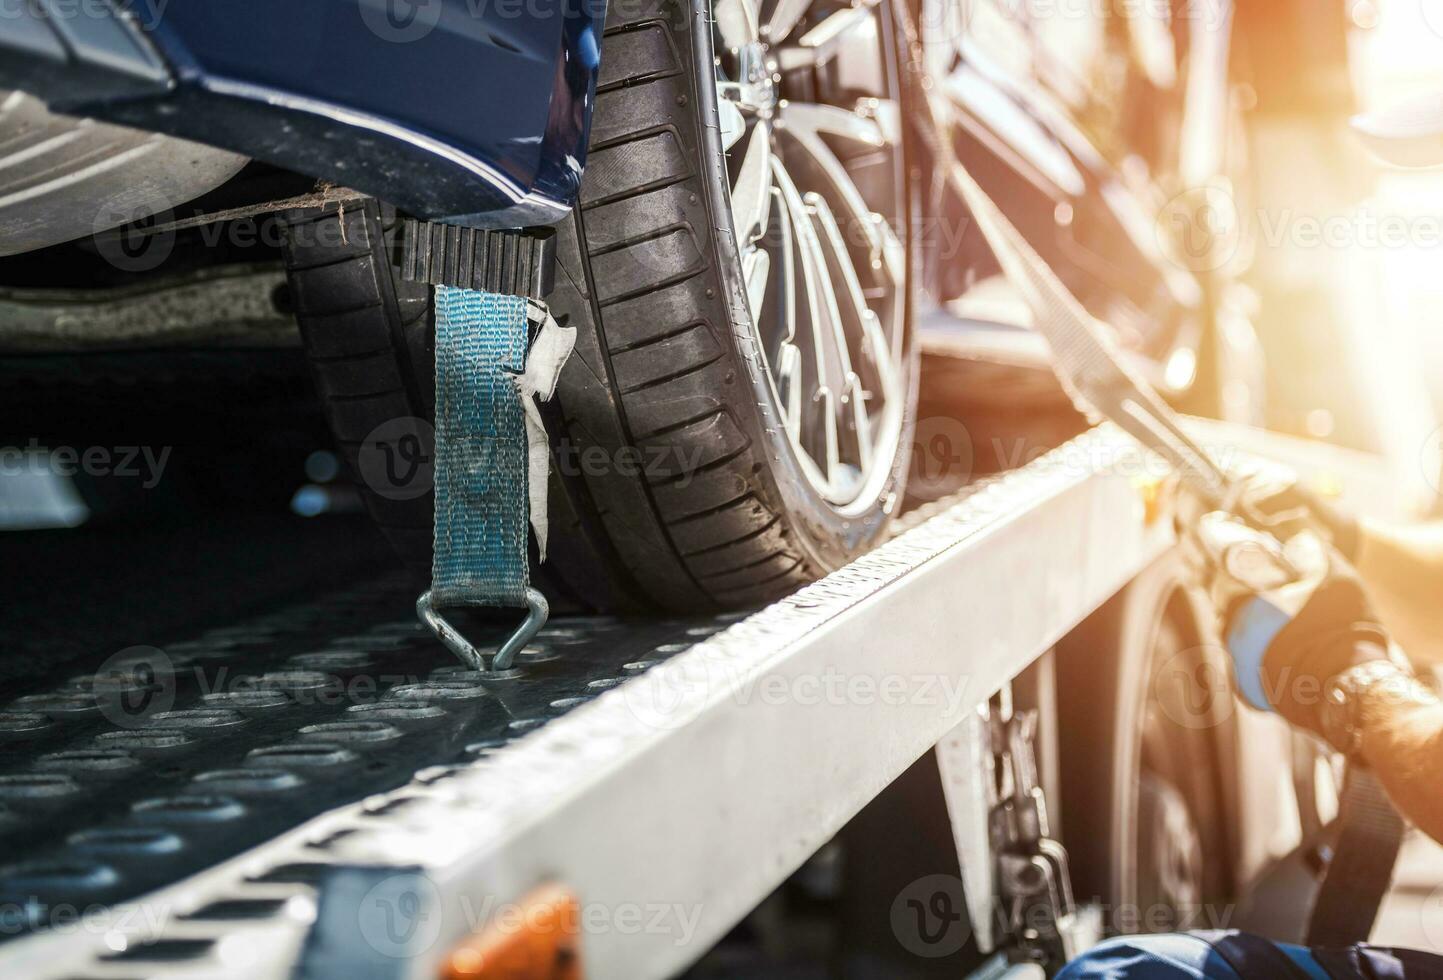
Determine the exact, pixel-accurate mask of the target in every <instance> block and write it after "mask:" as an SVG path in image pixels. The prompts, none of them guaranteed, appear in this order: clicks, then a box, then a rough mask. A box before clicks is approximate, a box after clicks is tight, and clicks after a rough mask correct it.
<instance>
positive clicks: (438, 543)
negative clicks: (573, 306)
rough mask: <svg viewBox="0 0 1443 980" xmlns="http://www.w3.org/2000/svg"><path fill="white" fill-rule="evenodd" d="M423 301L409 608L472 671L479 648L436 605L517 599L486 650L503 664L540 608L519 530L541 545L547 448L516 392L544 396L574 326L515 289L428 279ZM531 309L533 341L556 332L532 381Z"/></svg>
mask: <svg viewBox="0 0 1443 980" xmlns="http://www.w3.org/2000/svg"><path fill="white" fill-rule="evenodd" d="M435 309H436V465H435V474H436V477H435V480H436V518H435V521H436V524H435V547H434V557H433V559H432V566H431V589H430V591H429V592H427V593H426V594H425V595H423V596H422V597H421V599H420V601H419V602H418V603H417V609H418V611H419V612H420V614H421V618H422V619H423V620H424V621H425V622H426V624H427V625H428V626H430V627H431V628H432V629H433V630H434V631H435V632H436V634H437V636H439V637H440V638H441V640H442V642H443V643H445V644H446V646H447V647H449V648H450V649H451V650H452V651H453V652H454V653H456V654H457V656H459V657H460V658H461V659H462V660H463V661H465V662H466V663H467V664H468V665H470V666H472V667H473V668H475V669H478V670H480V669H486V665H485V661H484V658H483V655H482V654H481V652H480V651H478V650H477V649H476V647H475V646H473V645H472V644H471V643H470V642H469V641H467V640H466V639H465V637H463V636H461V634H460V633H459V632H457V631H456V630H455V628H454V627H452V626H451V624H450V623H448V622H447V621H446V620H445V619H444V618H443V617H441V616H440V615H439V613H438V612H437V610H439V609H442V608H446V607H455V606H472V607H474V606H492V607H507V606H511V607H521V608H526V609H527V610H528V615H527V618H526V621H525V623H524V624H523V626H522V627H521V629H520V630H518V631H517V633H516V634H515V635H513V636H512V637H511V638H510V639H509V640H508V641H507V642H506V643H505V644H503V645H502V646H501V647H500V649H498V651H497V652H496V654H495V655H494V657H493V658H492V660H491V665H490V666H491V669H494V670H504V669H506V668H507V667H509V666H510V664H511V660H512V659H513V658H514V656H515V654H516V652H517V651H518V650H519V649H520V648H521V647H522V646H524V645H525V643H526V642H527V641H528V640H529V639H530V638H531V637H532V636H533V635H535V633H536V631H537V630H538V629H540V628H541V624H542V623H544V622H545V619H546V602H545V600H544V599H543V598H542V597H541V595H540V593H538V592H536V591H535V590H534V589H531V588H530V587H529V584H528V582H529V564H528V560H527V540H528V538H527V535H528V527H529V525H531V524H532V523H536V526H537V530H538V534H539V535H541V536H542V543H543V546H544V532H545V513H544V512H545V495H544V491H545V479H546V469H545V462H544V461H545V459H546V457H547V454H548V452H549V450H548V449H547V447H546V445H545V441H544V439H545V436H544V431H543V430H541V428H540V416H539V414H537V413H536V410H535V408H534V406H533V405H530V404H528V403H529V401H530V398H531V397H532V395H533V394H537V395H539V396H540V397H542V398H546V397H549V395H550V393H551V390H552V389H553V388H554V387H555V374H556V372H558V371H559V370H560V362H561V361H564V360H565V356H566V354H567V353H569V352H570V338H571V337H574V332H573V331H562V330H560V328H558V327H557V326H556V324H555V321H553V320H551V318H550V317H549V316H548V315H546V314H545V313H544V310H542V312H541V313H540V315H539V316H538V315H537V313H536V311H537V310H541V309H542V308H540V307H538V306H537V305H535V304H531V303H529V302H528V301H527V300H526V299H525V298H523V297H520V296H503V295H499V294H496V293H482V292H477V291H475V290H471V289H458V288H455V287H451V286H438V287H437V288H436V301H435ZM531 319H537V320H539V321H540V322H541V328H542V329H541V336H539V337H538V346H540V347H543V348H545V349H546V350H548V351H552V352H554V351H555V350H556V349H557V347H558V344H557V343H556V336H557V335H558V334H564V335H565V336H564V343H562V344H561V345H560V346H561V347H563V348H564V350H562V352H561V353H560V355H559V357H556V356H552V357H549V358H547V357H543V358H541V360H542V361H543V362H544V363H542V364H539V365H538V366H537V370H540V371H542V372H543V373H544V374H546V375H547V376H546V377H545V378H543V379H542V380H541V381H540V383H539V384H538V383H537V381H536V378H535V374H536V370H528V364H527V359H528V358H527V351H528V346H529V321H530V320H531ZM543 337H545V338H546V339H547V341H548V342H547V343H545V344H542V343H541V340H542V338H543ZM538 441H539V442H540V445H539V447H538V446H537V443H538ZM531 450H539V452H533V451H531ZM537 458H539V459H540V460H541V461H542V464H541V466H540V468H539V470H538V468H537V467H536V466H535V465H534V463H535V461H536V459H537ZM528 474H530V476H528ZM533 482H535V483H537V484H539V485H537V486H532V485H531V484H532V483H533ZM532 507H537V509H538V510H539V511H540V513H539V514H532V513H531V509H532ZM533 518H539V520H538V521H533Z"/></svg>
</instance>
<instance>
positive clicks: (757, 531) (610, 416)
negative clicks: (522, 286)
mask: <svg viewBox="0 0 1443 980" xmlns="http://www.w3.org/2000/svg"><path fill="white" fill-rule="evenodd" d="M793 9H795V8H793ZM747 10H749V8H742V7H741V6H740V3H739V0H719V3H718V9H717V11H716V12H715V13H714V12H713V11H712V10H711V9H710V6H709V5H708V4H706V3H705V2H702V0H695V2H692V3H680V4H678V3H675V2H671V0H644V2H641V3H635V4H630V5H627V6H625V7H624V8H618V9H616V10H613V11H612V12H611V15H610V17H609V19H608V21H607V24H606V30H605V38H604V42H603V45H602V66H601V77H600V82H599V85H598V91H597V97H596V104H595V111H594V115H593V121H592V129H591V137H590V144H589V150H588V160H587V168H586V175H585V179H584V182H583V185H582V191H581V201H580V205H579V207H578V208H577V209H575V211H574V212H573V215H572V216H571V218H569V219H568V220H566V221H565V222H563V223H562V224H561V225H559V226H558V228H557V241H556V255H557V269H556V276H555V287H554V289H553V290H552V292H551V293H550V294H549V295H547V296H546V297H545V300H546V302H547V303H548V305H549V307H550V309H551V311H552V313H553V314H554V315H555V316H556V318H557V320H558V321H559V322H561V323H562V324H563V325H567V326H571V327H575V328H576V329H577V332H578V334H577V336H578V340H577V347H576V351H575V353H574V355H573V356H572V358H571V360H570V361H569V362H568V364H567V365H566V368H565V369H564V371H563V372H562V377H561V383H560V386H559V389H558V392H557V397H556V398H555V399H554V401H553V402H552V403H551V404H550V405H548V406H547V407H546V408H545V410H544V411H545V414H546V416H547V423H548V429H549V430H550V432H551V435H552V437H553V442H554V446H555V456H554V460H553V464H554V465H553V471H554V473H553V487H552V489H553V493H552V495H551V497H552V503H551V524H552V528H553V530H552V534H551V554H550V555H549V556H548V557H549V560H548V562H547V563H546V564H545V566H543V569H544V570H545V572H546V577H545V579H544V580H543V581H542V586H543V588H545V589H546V590H547V591H549V592H551V593H552V594H553V596H559V597H560V598H561V599H563V600H571V601H572V603H573V604H574V605H577V606H581V607H590V608H613V609H626V608H643V607H657V606H659V607H662V608H667V609H676V610H687V609H713V608H718V607H739V606H747V605H753V604H757V603H761V602H765V601H768V600H770V599H773V598H775V597H777V596H779V595H782V594H785V593H786V592H789V591H791V590H792V589H793V588H795V587H796V586H798V585H800V584H802V583H804V582H807V581H810V580H812V579H814V578H816V577H818V576H820V575H822V574H824V573H825V572H827V571H828V570H830V569H833V568H836V567H838V566H840V565H842V564H844V563H846V562H847V561H849V560H851V559H852V558H854V557H856V556H857V555H859V554H861V553H862V552H864V551H866V550H867V549H868V548H870V547H871V546H872V545H874V544H875V543H876V542H877V541H878V540H879V539H880V538H881V536H882V535H883V534H884V532H885V530H886V527H887V524H888V522H889V520H890V516H891V514H892V512H893V511H894V510H896V509H898V508H899V507H900V503H901V495H902V489H903V480H904V477H905V474H906V470H907V463H908V459H909V452H910V442H911V430H912V425H913V421H914V419H913V415H914V406H915V403H916V380H917V373H918V371H917V355H916V350H915V347H914V345H913V343H912V338H911V313H912V311H911V305H912V303H911V289H912V281H911V270H912V265H913V263H912V253H913V251H914V249H913V245H912V235H911V227H912V220H911V218H912V200H913V195H912V193H911V189H910V181H909V175H908V173H907V169H906V163H905V159H904V154H903V148H902V143H903V141H902V137H901V129H902V127H901V119H902V114H901V112H900V99H901V84H900V69H899V61H898V57H897V51H896V45H895V43H894V41H895V38H894V34H893V31H892V29H891V22H890V20H888V19H887V17H888V11H889V8H888V7H887V5H886V4H885V3H883V4H881V5H880V6H878V7H876V8H875V10H876V16H877V17H878V18H881V26H882V27H883V29H881V30H877V31H875V32H874V33H873V34H872V35H869V36H872V37H873V40H872V42H871V44H872V47H873V48H874V49H875V51H874V54H875V59H876V61H875V65H873V66H872V68H873V69H875V70H873V71H871V72H867V71H862V72H860V73H858V72H852V71H850V69H849V70H848V71H846V72H844V71H843V70H841V69H839V67H838V65H837V63H836V59H835V58H833V55H834V54H836V52H838V51H840V52H841V53H842V54H845V55H847V56H848V58H849V59H850V60H849V64H850V62H853V61H856V60H858V59H859V58H860V56H861V55H860V54H859V50H860V49H858V48H857V46H856V45H855V44H853V45H842V46H840V47H838V46H834V47H833V48H832V49H831V52H830V53H829V55H828V57H829V58H832V60H829V61H827V62H825V63H822V64H809V65H802V66H801V67H798V62H797V60H796V58H795V57H793V56H788V57H787V58H786V59H785V60H786V66H781V65H779V64H778V63H777V57H776V54H777V52H779V51H780V49H781V48H782V47H784V46H785V42H779V43H778V44H776V45H770V46H769V44H768V43H767V42H765V41H763V40H761V37H762V34H761V32H760V31H759V30H758V25H757V23H756V21H755V16H754V14H755V12H754V11H752V12H751V18H750V20H748V18H747V17H741V16H740V13H745V12H746V11H747ZM851 10H852V8H851V7H850V6H848V5H845V4H840V3H832V2H828V0H815V2H814V4H813V6H812V7H811V8H810V9H808V10H807V11H806V12H805V13H804V14H803V16H802V18H801V20H800V21H798V22H796V23H794V24H793V25H792V26H791V28H790V29H789V30H788V32H785V33H786V36H787V37H793V38H794V37H795V36H797V35H799V34H800V33H802V32H803V31H804V30H805V29H808V28H809V27H810V26H812V25H813V24H815V23H819V22H820V21H822V20H824V19H826V18H827V17H829V16H832V15H834V14H839V13H843V12H848V11H851ZM714 20H715V21H716V23H717V27H716V31H715V33H716V41H717V46H716V47H715V48H714V47H713V41H714V38H713V31H712V30H710V29H708V30H698V29H697V28H698V27H699V26H704V27H710V26H711V25H712V24H713V21H714ZM743 22H746V23H743ZM771 36H773V37H775V36H777V33H776V32H774V33H773V34H772V35H771ZM878 39H880V40H878ZM818 60H820V59H818ZM844 76H845V77H844ZM854 76H857V77H860V78H862V79H864V80H872V81H874V82H876V84H878V85H880V86H881V87H882V89H883V91H879V92H870V91H866V90H865V89H863V88H858V87H856V86H857V84H858V83H857V77H854ZM732 79H736V80H735V81H733V80H732ZM719 93H720V94H719ZM804 96H805V98H803V97H804ZM789 114H790V117H789ZM776 122H782V123H785V125H775V123H776ZM758 140H760V141H761V142H762V143H763V144H764V145H763V146H762V147H760V148H754V144H755V143H756V142H757V141H758ZM754 149H755V152H754ZM759 174H760V175H761V177H760V180H761V183H760V184H759V182H758V180H759V178H758V175H759ZM778 174H780V176H777V175H778ZM844 182H845V185H846V186H843V183H844ZM738 191H739V192H740V193H735V194H734V192H738ZM747 202H751V203H750V204H748V203H747ZM742 222H747V228H744V229H742V230H741V232H740V233H738V230H737V229H738V225H739V224H740V223H742ZM395 225H396V222H395V219H394V216H392V215H391V214H390V213H389V211H388V210H387V209H385V208H384V207H382V206H380V205H378V204H377V203H375V202H358V203H357V204H355V205H353V206H349V207H348V208H347V209H342V210H341V211H340V212H339V213H338V212H337V211H335V210H331V211H329V212H325V213H320V212H312V213H309V214H304V215H292V216H291V218H290V228H291V231H290V235H289V238H290V240H289V244H288V247H287V249H286V256H287V263H288V267H289V269H290V281H291V289H292V293H293V302H294V307H295V311H296V315H297V319H298V321H299V322H300V325H301V330H302V333H303V335H304V337H305V342H306V347H307V351H308V353H309V355H310V357H311V361H312V364H313V367H314V372H315V377H316V380H317V385H318V388H319V390H320V393H321V396H322V398H323V401H324V404H325V407H326V412H327V415H328V418H329V419H330V422H331V425H332V428H333V430H334V431H335V434H336V438H337V440H338V442H339V443H340V446H341V448H342V450H343V454H344V455H345V457H346V459H347V460H348V462H349V463H350V464H351V468H352V470H353V472H354V473H355V474H356V475H357V476H358V477H359V480H358V482H359V483H360V484H361V487H362V492H363V494H364V496H365V497H366V500H367V505H368V507H369V509H370V511H371V513H372V515H373V516H374V517H375V519H376V520H377V522H378V523H379V525H380V526H381V528H382V530H383V531H384V532H385V533H386V535H387V537H388V538H389V539H390V540H391V541H392V543H393V544H394V545H395V546H396V548H397V550H398V551H399V552H400V554H401V555H402V557H403V558H404V559H405V560H406V561H407V562H408V564H409V565H410V566H411V567H412V568H413V569H414V570H415V572H416V573H417V575H418V576H419V577H425V576H426V575H427V574H428V572H429V564H430V551H431V537H430V535H431V520H432V512H433V498H432V494H431V492H430V487H429V479H430V474H429V469H428V468H427V467H424V466H422V467H414V468H410V467H397V466H392V467H390V468H386V467H380V468H379V469H378V463H377V462H376V460H382V459H388V460H391V461H395V460H398V459H399V460H404V459H409V458H412V457H414V456H415V455H416V453H417V450H418V447H419V450H420V453H421V455H423V456H424V455H425V454H426V452H427V451H428V449H429V442H428V440H429V435H430V420H431V419H432V418H433V392H432V387H433V371H434V354H433V350H432V340H433V327H432V319H431V293H430V287H429V286H425V285H420V284H416V283H409V282H403V281H400V280H399V278H398V276H397V274H396V269H397V259H398V251H399V242H397V241H396V236H395V235H394V234H392V233H391V232H392V230H393V228H394V226H395ZM343 230H344V234H342V231H343ZM759 253H766V255H765V256H764V257H762V258H760V259H759V258H758V255H759ZM798 287H801V288H798ZM815 290H820V292H816V291H815ZM799 296H801V299H798V297H799ZM817 297H820V301H818V299H817ZM803 306H805V309H803V308H802V307H803ZM793 341H796V343H794V342H793ZM827 344H830V345H831V346H830V347H827V348H826V349H825V350H824V349H823V348H824V347H826V345H827ZM803 347H808V350H807V353H805V354H802V353H801V349H802V348H803ZM412 470H414V472H412ZM376 472H383V473H384V474H385V475H384V478H381V479H378V478H377V477H376V476H375V475H374V474H375V473H376ZM398 476H399V477H402V479H400V480H397V479H395V478H396V477H398Z"/></svg>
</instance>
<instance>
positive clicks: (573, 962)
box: [441, 885, 582, 980]
mask: <svg viewBox="0 0 1443 980" xmlns="http://www.w3.org/2000/svg"><path fill="white" fill-rule="evenodd" d="M579 923H580V911H579V909H578V907H577V903H576V896H574V895H572V894H571V892H569V891H567V890H566V889H565V888H562V887H561V886H560V885H543V886H542V887H541V888H538V889H537V890H536V891H534V892H532V893H531V894H530V895H527V896H526V898H525V899H523V900H522V902H521V909H520V914H519V915H509V916H498V917H497V918H496V919H494V920H492V921H491V922H488V923H487V924H486V925H485V926H484V927H482V928H481V929H479V930H477V931H476V932H475V933H472V934H471V935H470V936H467V937H466V938H465V939H464V940H462V941H461V943H460V944H459V945H458V946H457V947H456V948H455V949H454V950H452V951H451V955H450V956H449V957H447V959H446V963H445V966H444V967H442V970H441V980H581V976H582V974H581V949H580V932H581V930H580V927H579Z"/></svg>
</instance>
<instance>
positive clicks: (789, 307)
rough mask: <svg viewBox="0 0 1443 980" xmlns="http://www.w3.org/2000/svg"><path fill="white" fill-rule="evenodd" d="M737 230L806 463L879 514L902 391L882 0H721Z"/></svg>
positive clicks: (891, 104)
mask: <svg viewBox="0 0 1443 980" xmlns="http://www.w3.org/2000/svg"><path fill="white" fill-rule="evenodd" d="M713 16H714V23H715V28H714V29H715V37H714V49H715V52H716V56H717V57H716V62H717V65H716V67H717V100H718V112H719V119H720V123H721V130H722V145H723V148H724V149H725V151H726V155H727V170H728V176H729V179H730V183H731V210H732V214H731V217H732V223H733V230H734V232H735V237H736V242H737V248H738V251H739V253H740V258H741V269H742V275H743V277H744V279H745V284H746V292H747V303H748V307H749V311H748V312H749V313H750V316H751V325H752V329H753V331H754V339H755V341H756V343H757V347H758V350H759V351H760V354H761V356H762V357H763V358H764V359H765V367H766V374H767V379H768V383H769V387H770V394H771V395H772V396H773V398H774V399H775V404H776V406H777V414H778V416H779V417H780V418H781V419H782V423H783V425H784V427H785V429H786V433H787V437H788V442H789V443H790V444H791V446H792V448H793V449H794V451H795V453H796V456H797V459H798V461H799V463H800V464H801V469H802V470H803V472H804V473H805V474H806V476H807V478H808V480H809V481H810V482H811V484H812V485H813V487H814V488H815V489H816V490H817V492H818V493H820V494H821V496H822V497H823V498H824V499H826V500H827V501H828V502H829V503H831V504H832V505H834V506H835V507H837V508H838V509H839V510H842V511H843V512H848V511H853V510H855V511H857V512H861V511H864V510H866V509H868V508H870V507H871V506H872V505H873V503H874V501H875V498H876V495H877V494H878V493H880V492H881V490H882V489H883V487H884V486H885V483H886V480H887V476H888V473H889V472H890V470H891V467H892V461H893V459H894V458H895V455H896V452H897V450H898V445H897V444H898V441H899V439H900V434H901V431H902V426H903V410H904V406H905V401H906V394H907V381H908V379H907V376H906V371H907V367H906V363H907V361H906V355H907V350H906V337H905V324H906V309H905V292H906V280H907V268H906V266H907V249H906V247H905V245H904V236H905V234H906V227H907V225H906V192H905V172H904V169H903V166H904V164H903V155H902V139H901V118H900V110H899V105H900V103H899V86H898V81H897V72H896V70H895V65H896V52H895V50H894V45H893V41H892V36H891V33H890V29H889V21H888V20H887V17H888V8H887V5H886V0H860V2H858V3H856V4H854V5H847V4H836V3H829V2H827V0H766V2H762V3H760V5H758V3H757V0H716V2H715V4H714V7H713Z"/></svg>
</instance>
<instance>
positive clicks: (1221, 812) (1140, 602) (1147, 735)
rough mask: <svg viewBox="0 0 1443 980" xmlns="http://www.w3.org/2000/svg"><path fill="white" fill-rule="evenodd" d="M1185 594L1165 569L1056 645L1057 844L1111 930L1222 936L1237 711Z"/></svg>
mask: <svg viewBox="0 0 1443 980" xmlns="http://www.w3.org/2000/svg"><path fill="white" fill-rule="evenodd" d="M1185 583H1186V578H1185V576H1184V574H1183V570H1182V567H1181V562H1180V560H1179V559H1178V557H1177V556H1176V555H1169V556H1167V557H1165V558H1162V559H1160V560H1159V561H1158V562H1156V563H1155V564H1154V565H1153V566H1152V567H1151V568H1149V569H1148V570H1147V571H1145V572H1144V573H1143V574H1142V575H1141V576H1139V577H1138V578H1137V579H1135V580H1134V581H1133V582H1132V583H1130V584H1129V585H1128V587H1127V588H1126V589H1124V590H1123V591H1122V592H1120V593H1119V594H1118V595H1117V596H1115V597H1114V598H1113V599H1111V600H1109V601H1108V603H1107V604H1106V605H1104V606H1103V607H1102V608H1101V609H1099V610H1098V611H1097V612H1096V613H1094V614H1093V615H1092V616H1090V617H1089V618H1088V619H1086V620H1085V621H1084V622H1083V623H1082V624H1081V625H1080V626H1079V627H1078V628H1077V629H1076V630H1074V631H1073V632H1072V633H1071V634H1069V635H1068V637H1067V638H1066V639H1065V640H1064V641H1063V642H1062V643H1060V644H1059V645H1058V651H1057V685H1058V691H1059V703H1058V729H1059V731H1060V733H1061V738H1060V760H1059V761H1060V765H1059V767H1058V768H1059V774H1060V777H1061V783H1062V806H1061V811H1062V821H1061V823H1062V830H1063V843H1065V844H1066V845H1067V847H1068V850H1069V852H1070V854H1071V856H1072V872H1073V882H1074V886H1075V889H1076V892H1077V895H1078V898H1079V900H1083V901H1101V903H1102V904H1103V907H1104V911H1105V913H1106V915H1107V919H1108V925H1109V927H1110V928H1111V929H1113V930H1115V931H1121V932H1166V931H1171V930H1174V929H1179V928H1182V929H1190V928H1197V929H1206V928H1215V927H1216V928H1220V927H1222V925H1225V921H1224V913H1225V912H1226V911H1227V906H1226V905H1223V904H1212V903H1222V902H1225V901H1226V899H1227V896H1228V895H1229V893H1230V892H1231V890H1232V868H1233V862H1232V851H1231V847H1230V843H1229V840H1228V837H1227V833H1226V827H1227V826H1228V813H1229V810H1228V803H1227V800H1226V798H1225V796H1224V794H1223V791H1222V787H1223V785H1224V784H1225V780H1226V779H1227V778H1229V777H1228V775H1227V770H1226V769H1225V766H1224V758H1225V749H1224V746H1225V745H1226V744H1227V739H1228V738H1229V731H1230V729H1229V728H1228V724H1227V722H1228V714H1227V712H1228V711H1229V710H1230V709H1231V707H1232V705H1231V702H1230V701H1224V700H1221V699H1220V698H1219V697H1218V692H1216V691H1214V690H1213V689H1212V688H1211V687H1210V686H1209V685H1208V684H1206V683H1204V682H1205V681H1206V680H1207V679H1208V678H1210V677H1214V676H1216V674H1215V673H1210V671H1214V670H1215V668H1216V664H1212V663H1211V662H1205V660H1206V658H1208V657H1210V656H1212V655H1214V653H1213V651H1214V650H1215V648H1214V647H1211V646H1210V645H1209V644H1208V643H1207V642H1206V641H1205V639H1204V636H1205V635H1206V634H1205V632H1204V627H1203V626H1202V624H1203V623H1204V622H1205V620H1204V619H1203V618H1202V613H1201V609H1202V607H1201V606H1200V605H1198V604H1196V603H1195V602H1194V598H1195V597H1194V596H1193V595H1192V594H1191V593H1190V592H1189V591H1188V586H1187V585H1186V584H1185ZM1226 696H1227V695H1226V692H1223V697H1226Z"/></svg>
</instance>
